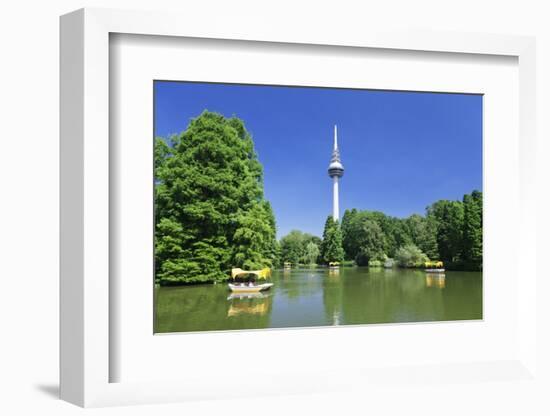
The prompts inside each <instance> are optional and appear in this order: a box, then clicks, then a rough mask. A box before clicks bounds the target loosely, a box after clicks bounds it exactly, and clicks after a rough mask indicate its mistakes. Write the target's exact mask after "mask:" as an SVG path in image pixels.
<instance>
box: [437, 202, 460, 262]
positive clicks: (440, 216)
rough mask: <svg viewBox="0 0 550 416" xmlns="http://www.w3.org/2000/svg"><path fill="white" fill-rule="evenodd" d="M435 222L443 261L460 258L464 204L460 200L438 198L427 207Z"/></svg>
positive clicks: (452, 260) (453, 260)
mask: <svg viewBox="0 0 550 416" xmlns="http://www.w3.org/2000/svg"><path fill="white" fill-rule="evenodd" d="M428 216H432V217H433V220H434V221H435V223H436V224H437V237H436V238H437V246H438V249H439V256H440V258H441V260H443V261H444V262H455V261H458V260H460V257H461V253H462V247H463V238H462V229H463V223H464V206H463V204H462V202H460V201H448V200H440V201H437V202H436V203H434V204H432V205H431V206H430V207H429V208H428Z"/></svg>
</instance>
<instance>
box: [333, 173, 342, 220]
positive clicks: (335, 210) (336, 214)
mask: <svg viewBox="0 0 550 416" xmlns="http://www.w3.org/2000/svg"><path fill="white" fill-rule="evenodd" d="M339 180H340V178H339V177H338V176H333V177H332V219H333V220H334V221H338V220H339V219H340V203H339V195H338V181H339Z"/></svg>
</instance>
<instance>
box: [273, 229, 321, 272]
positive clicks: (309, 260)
mask: <svg viewBox="0 0 550 416" xmlns="http://www.w3.org/2000/svg"><path fill="white" fill-rule="evenodd" d="M320 244H321V239H320V238H319V237H316V236H313V235H311V234H308V233H303V232H301V231H298V230H292V231H291V232H290V233H288V234H287V235H286V236H284V237H283V238H281V241H280V243H279V246H280V250H281V254H280V259H281V262H283V263H284V262H290V263H292V264H293V265H298V264H300V263H301V264H315V263H317V262H318V260H319V253H320V248H319V246H320Z"/></svg>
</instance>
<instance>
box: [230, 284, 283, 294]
mask: <svg viewBox="0 0 550 416" xmlns="http://www.w3.org/2000/svg"><path fill="white" fill-rule="evenodd" d="M228 286H229V289H231V291H232V292H233V293H258V292H261V291H262V290H268V289H269V288H270V287H271V286H273V283H262V284H258V285H256V284H253V285H251V284H249V283H229V284H228Z"/></svg>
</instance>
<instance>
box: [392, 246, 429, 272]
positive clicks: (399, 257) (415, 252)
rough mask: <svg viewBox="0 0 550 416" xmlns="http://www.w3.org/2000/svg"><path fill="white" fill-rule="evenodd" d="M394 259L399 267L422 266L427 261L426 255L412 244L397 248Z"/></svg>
mask: <svg viewBox="0 0 550 416" xmlns="http://www.w3.org/2000/svg"><path fill="white" fill-rule="evenodd" d="M395 260H396V261H397V264H398V265H399V266H401V267H422V266H423V265H424V262H426V261H428V256H426V255H425V254H424V253H423V252H422V250H420V249H419V248H418V247H417V246H415V245H414V244H408V245H406V246H404V247H400V248H399V249H398V250H397V252H396V253H395Z"/></svg>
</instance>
